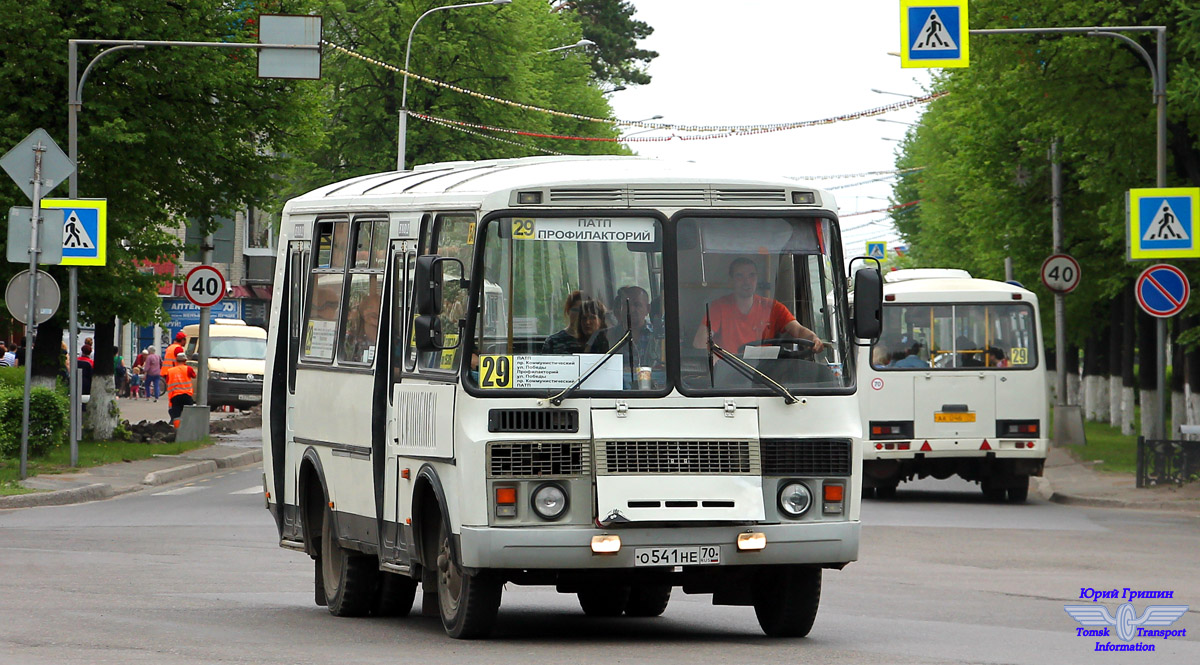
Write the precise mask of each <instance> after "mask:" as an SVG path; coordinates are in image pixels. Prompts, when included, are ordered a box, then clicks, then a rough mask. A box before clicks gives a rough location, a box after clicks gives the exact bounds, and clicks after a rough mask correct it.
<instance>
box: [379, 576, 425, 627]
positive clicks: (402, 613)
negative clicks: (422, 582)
mask: <svg viewBox="0 0 1200 665" xmlns="http://www.w3.org/2000/svg"><path fill="white" fill-rule="evenodd" d="M379 577H380V579H379V588H378V589H377V591H376V594H375V609H374V610H373V612H372V613H373V614H375V615H376V616H381V617H406V616H408V613H409V612H411V611H412V606H413V601H414V600H415V599H416V597H417V581H416V580H414V579H413V578H411V577H405V576H404V575H398V574H396V573H381V574H380V576H379Z"/></svg>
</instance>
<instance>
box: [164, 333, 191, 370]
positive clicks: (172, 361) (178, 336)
mask: <svg viewBox="0 0 1200 665" xmlns="http://www.w3.org/2000/svg"><path fill="white" fill-rule="evenodd" d="M186 343H187V335H185V334H183V331H182V330H180V331H179V332H177V333H175V343H174V344H172V345H171V346H168V347H167V350H166V351H163V354H162V375H163V376H166V375H167V370H169V369H171V368H172V367H174V366H176V365H182V364H183V363H181V362H179V360H178V358H176V356H177V355H178V354H180V353H183V345H184V344H186Z"/></svg>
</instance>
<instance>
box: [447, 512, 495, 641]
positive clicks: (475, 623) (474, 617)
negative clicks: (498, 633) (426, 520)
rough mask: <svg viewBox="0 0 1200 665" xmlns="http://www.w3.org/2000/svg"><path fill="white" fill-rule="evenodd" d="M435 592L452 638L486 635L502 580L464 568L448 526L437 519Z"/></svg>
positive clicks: (492, 618)
mask: <svg viewBox="0 0 1200 665" xmlns="http://www.w3.org/2000/svg"><path fill="white" fill-rule="evenodd" d="M437 543H438V544H437V562H436V564H435V565H436V566H437V596H438V609H439V610H440V613H441V616H442V627H443V628H445V629H446V634H447V635H449V636H450V637H453V638H455V639H462V640H472V639H477V638H482V637H487V636H488V635H489V634H491V632H492V628H494V627H495V625H496V615H497V614H499V611H500V594H501V584H500V582H498V581H497V580H495V579H494V578H492V577H491V576H490V575H488V574H487V573H482V572H481V573H476V574H470V573H467V572H466V571H464V570H463V568H462V563H461V562H460V561H458V558H457V557H456V556H455V553H454V550H453V548H452V547H451V544H450V530H449V529H448V528H447V527H446V524H445V522H444V521H442V520H438V539H437Z"/></svg>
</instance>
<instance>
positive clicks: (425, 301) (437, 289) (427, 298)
mask: <svg viewBox="0 0 1200 665" xmlns="http://www.w3.org/2000/svg"><path fill="white" fill-rule="evenodd" d="M443 261H455V262H457V263H458V265H459V267H460V269H461V267H462V262H461V261H459V260H458V259H455V258H451V257H446V256H437V255H434V254H426V255H425V256H418V257H417V267H416V270H415V271H414V274H413V289H414V290H415V291H416V293H417V314H418V315H420V316H437V315H438V314H441V313H442V262H443Z"/></svg>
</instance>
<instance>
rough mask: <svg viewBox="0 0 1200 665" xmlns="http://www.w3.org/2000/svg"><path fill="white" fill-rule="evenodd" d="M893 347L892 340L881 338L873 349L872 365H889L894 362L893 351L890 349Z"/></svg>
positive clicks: (877, 366) (876, 366)
mask: <svg viewBox="0 0 1200 665" xmlns="http://www.w3.org/2000/svg"><path fill="white" fill-rule="evenodd" d="M891 347H892V344H891V340H890V339H889V340H886V341H885V340H884V339H883V338H880V340H879V341H878V342H876V343H875V346H874V347H872V349H871V366H872V367H875V368H877V369H878V368H880V367H887V366H888V365H889V364H891V362H892V352H891V351H889V350H888V349H890V348H891Z"/></svg>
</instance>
